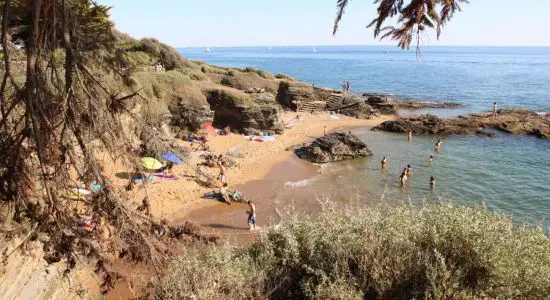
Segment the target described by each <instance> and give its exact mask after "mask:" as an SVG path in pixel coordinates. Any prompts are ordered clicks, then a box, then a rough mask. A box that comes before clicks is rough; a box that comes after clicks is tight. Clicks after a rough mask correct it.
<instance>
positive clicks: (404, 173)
mask: <svg viewBox="0 0 550 300" xmlns="http://www.w3.org/2000/svg"><path fill="white" fill-rule="evenodd" d="M399 179H400V180H401V187H404V186H405V184H406V183H407V179H408V177H407V168H404V169H403V172H401V176H399Z"/></svg>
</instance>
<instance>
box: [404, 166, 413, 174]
mask: <svg viewBox="0 0 550 300" xmlns="http://www.w3.org/2000/svg"><path fill="white" fill-rule="evenodd" d="M406 170H407V177H408V176H411V174H412V171H413V170H412V166H411V165H410V164H408V165H407V168H406Z"/></svg>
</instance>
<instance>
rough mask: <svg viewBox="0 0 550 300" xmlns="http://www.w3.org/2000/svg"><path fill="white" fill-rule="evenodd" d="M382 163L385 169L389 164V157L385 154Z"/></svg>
mask: <svg viewBox="0 0 550 300" xmlns="http://www.w3.org/2000/svg"><path fill="white" fill-rule="evenodd" d="M380 165H382V169H385V168H386V167H387V166H388V159H387V158H386V157H385V156H384V158H382V160H381V161H380Z"/></svg>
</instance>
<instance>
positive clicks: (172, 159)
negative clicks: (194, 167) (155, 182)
mask: <svg viewBox="0 0 550 300" xmlns="http://www.w3.org/2000/svg"><path fill="white" fill-rule="evenodd" d="M161 157H162V159H164V160H167V161H170V162H173V163H175V164H176V165H179V164H181V163H182V162H183V160H182V159H181V158H179V157H178V156H177V155H175V154H174V153H172V152H166V153H164V154H163V155H162V156H161Z"/></svg>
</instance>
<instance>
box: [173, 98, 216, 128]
mask: <svg viewBox="0 0 550 300" xmlns="http://www.w3.org/2000/svg"><path fill="white" fill-rule="evenodd" d="M204 102H205V103H204V104H201V103H192V102H189V101H177V102H174V103H173V104H171V105H170V106H169V110H170V114H171V118H170V125H172V126H175V127H177V128H179V129H181V130H185V131H191V132H195V131H197V130H199V129H200V128H201V126H202V125H203V124H205V123H212V122H213V121H214V111H212V110H211V109H210V105H208V102H206V99H205V101H204Z"/></svg>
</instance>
